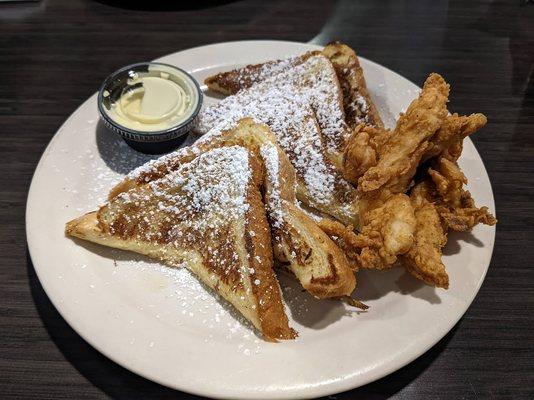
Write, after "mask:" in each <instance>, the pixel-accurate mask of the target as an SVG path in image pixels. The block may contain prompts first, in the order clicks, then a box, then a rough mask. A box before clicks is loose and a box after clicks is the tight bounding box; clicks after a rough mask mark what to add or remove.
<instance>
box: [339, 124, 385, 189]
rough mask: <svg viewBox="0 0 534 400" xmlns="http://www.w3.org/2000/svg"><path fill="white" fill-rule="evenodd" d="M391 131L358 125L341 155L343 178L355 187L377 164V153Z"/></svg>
mask: <svg viewBox="0 0 534 400" xmlns="http://www.w3.org/2000/svg"><path fill="white" fill-rule="evenodd" d="M390 135H391V131H389V130H386V129H383V128H377V127H375V126H371V125H365V124H360V125H358V126H357V127H356V129H355V130H354V132H353V133H352V135H351V137H350V139H349V141H348V143H347V147H346V148H345V152H344V155H343V177H344V178H345V179H346V180H348V181H349V182H351V183H353V184H355V185H357V184H358V179H359V178H360V177H361V176H363V174H365V172H366V171H367V170H368V169H369V168H371V167H374V166H375V165H376V163H377V160H378V156H379V151H380V149H381V148H382V146H384V144H385V143H386V141H387V140H388V138H389V136H390Z"/></svg>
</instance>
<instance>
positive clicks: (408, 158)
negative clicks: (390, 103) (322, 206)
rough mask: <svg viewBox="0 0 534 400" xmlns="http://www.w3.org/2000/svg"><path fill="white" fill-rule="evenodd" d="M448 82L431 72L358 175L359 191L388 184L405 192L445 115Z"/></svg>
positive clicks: (370, 189) (368, 190)
mask: <svg viewBox="0 0 534 400" xmlns="http://www.w3.org/2000/svg"><path fill="white" fill-rule="evenodd" d="M448 96H449V85H448V84H447V83H446V82H445V80H444V79H443V78H442V77H441V76H440V75H438V74H431V75H430V76H429V77H428V78H427V80H426V81H425V84H424V86H423V90H422V91H421V94H420V95H419V98H417V99H416V100H414V101H413V102H412V103H411V104H410V106H409V107H408V110H407V111H406V113H405V114H403V115H401V116H400V118H399V120H398V122H397V126H396V127H395V129H394V131H393V133H392V134H391V135H390V136H389V140H387V141H386V143H384V145H383V146H381V148H380V149H379V151H378V160H377V163H376V165H375V166H373V167H371V168H369V169H368V170H367V171H366V172H365V173H364V174H363V176H361V177H360V178H359V179H358V191H360V192H361V193H367V192H370V191H375V190H378V189H380V188H382V187H388V188H389V189H390V190H391V191H392V192H393V193H402V192H404V191H405V190H406V189H407V188H408V186H409V184H410V182H411V180H412V177H413V175H414V174H415V170H416V168H417V166H418V165H419V163H420V161H421V158H422V157H423V155H424V154H425V152H426V151H427V150H428V148H429V147H430V145H429V143H428V141H429V139H430V138H431V137H432V135H434V134H435V133H436V131H437V130H438V129H439V128H440V127H441V125H442V124H443V122H444V120H445V119H446V117H447V114H448V111H447V107H446V104H447V100H448Z"/></svg>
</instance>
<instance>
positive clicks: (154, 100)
mask: <svg viewBox="0 0 534 400" xmlns="http://www.w3.org/2000/svg"><path fill="white" fill-rule="evenodd" d="M180 72H181V71H179V70H176V69H174V68H172V67H168V66H165V65H161V64H153V65H150V66H149V67H148V71H146V72H143V71H130V72H129V74H128V78H127V79H126V82H124V84H123V85H122V87H121V88H115V93H110V91H109V90H106V91H105V92H104V94H103V95H104V98H105V99H106V100H108V101H107V102H106V103H107V105H108V106H107V107H106V113H107V115H108V117H109V118H111V119H112V120H113V121H114V122H115V123H117V124H119V125H121V126H123V127H124V128H127V129H131V130H135V131H140V132H146V133H150V132H160V131H165V130H167V129H171V128H173V127H175V126H178V125H180V124H181V123H183V122H184V121H187V120H188V119H189V118H191V116H192V115H193V113H194V112H195V110H196V108H197V105H198V102H199V96H198V93H197V90H196V87H195V85H194V84H193V83H192V82H191V80H190V78H189V77H188V76H187V75H185V74H181V73H180Z"/></svg>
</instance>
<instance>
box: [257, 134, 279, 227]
mask: <svg viewBox="0 0 534 400" xmlns="http://www.w3.org/2000/svg"><path fill="white" fill-rule="evenodd" d="M260 154H261V156H262V159H263V163H264V165H265V170H266V171H267V179H268V180H269V185H268V186H267V190H268V192H267V196H266V197H267V208H268V211H269V222H270V223H271V226H272V227H273V228H278V229H281V228H282V226H283V221H284V211H283V205H282V199H281V184H280V176H279V175H280V165H279V164H280V160H279V157H278V150H277V148H276V146H274V145H273V144H264V145H262V146H261V148H260Z"/></svg>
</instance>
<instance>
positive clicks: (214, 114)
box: [196, 56, 347, 204]
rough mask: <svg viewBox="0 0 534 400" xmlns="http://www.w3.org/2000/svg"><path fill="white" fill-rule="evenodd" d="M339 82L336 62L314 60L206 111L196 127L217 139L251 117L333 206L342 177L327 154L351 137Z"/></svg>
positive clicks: (323, 201)
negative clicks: (266, 127) (266, 129)
mask: <svg viewBox="0 0 534 400" xmlns="http://www.w3.org/2000/svg"><path fill="white" fill-rule="evenodd" d="M336 79H337V78H336V76H335V72H334V71H333V69H332V67H331V65H330V62H329V61H328V60H327V59H326V58H325V57H323V56H313V57H311V58H309V59H308V60H307V61H305V62H304V63H302V64H300V65H297V66H296V67H294V68H292V69H291V70H289V71H284V72H282V73H281V74H279V75H277V76H275V77H271V78H268V79H266V80H264V81H262V82H260V83H258V84H256V85H254V86H252V87H250V88H249V89H247V90H242V91H240V92H239V93H238V94H237V95H234V96H229V97H227V98H225V99H223V100H222V101H221V102H219V103H218V104H217V105H214V106H212V107H208V108H206V109H205V110H203V112H201V114H200V116H199V121H198V124H197V127H196V129H197V131H198V132H200V133H204V134H206V133H207V134H208V135H211V134H213V132H218V131H220V130H221V129H224V127H227V126H231V125H232V124H235V122H236V121H238V120H239V119H241V118H244V117H247V116H251V117H253V118H254V119H256V120H259V121H262V122H264V123H266V124H267V125H269V127H270V128H271V130H272V131H273V132H274V134H275V135H276V137H277V139H278V141H279V144H280V146H281V147H282V149H283V150H284V151H285V152H286V153H287V155H288V157H289V159H290V161H291V162H292V164H293V165H294V166H295V169H296V171H297V175H299V176H300V177H301V178H302V179H303V181H304V183H305V185H306V188H307V189H308V191H309V192H310V196H311V197H312V198H313V200H314V201H316V202H317V203H321V204H328V203H329V202H331V201H332V197H333V194H334V191H335V187H334V185H335V183H336V182H337V181H341V180H342V178H341V176H339V174H338V173H337V172H336V171H335V169H334V167H333V166H332V164H331V163H330V161H329V160H328V157H327V155H326V154H325V153H324V150H325V149H326V150H327V151H328V150H331V151H333V152H336V151H337V149H338V147H339V146H340V145H341V144H342V143H343V142H344V140H345V137H346V135H347V127H346V125H345V122H344V115H343V110H342V106H341V102H340V100H339V87H338V86H337V80H336ZM323 140H324V144H325V145H326V146H325V145H323Z"/></svg>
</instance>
